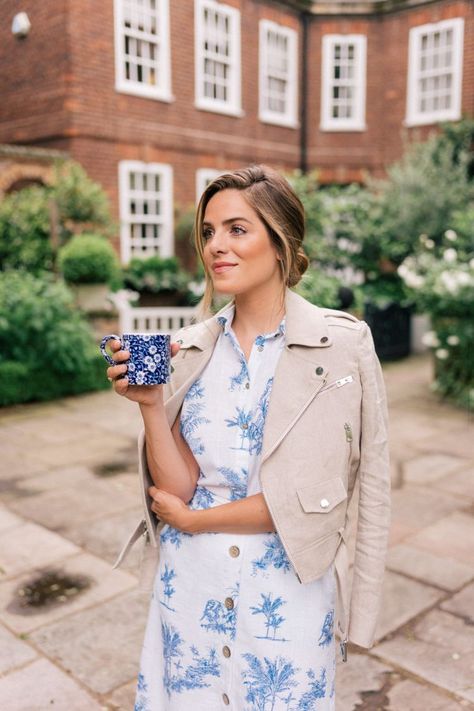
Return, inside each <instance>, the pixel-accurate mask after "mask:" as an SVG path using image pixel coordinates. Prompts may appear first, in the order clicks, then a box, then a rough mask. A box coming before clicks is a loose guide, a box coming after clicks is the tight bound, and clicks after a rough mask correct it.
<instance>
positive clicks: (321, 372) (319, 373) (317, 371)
mask: <svg viewBox="0 0 474 711" xmlns="http://www.w3.org/2000/svg"><path fill="white" fill-rule="evenodd" d="M323 373H324V368H322V367H321V366H320V365H318V367H317V368H316V375H322V374H323Z"/></svg>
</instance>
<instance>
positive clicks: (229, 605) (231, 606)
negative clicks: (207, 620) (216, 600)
mask: <svg viewBox="0 0 474 711" xmlns="http://www.w3.org/2000/svg"><path fill="white" fill-rule="evenodd" d="M224 605H225V606H226V607H227V609H228V610H233V609H234V601H233V600H232V598H231V597H226V599H225V600H224Z"/></svg>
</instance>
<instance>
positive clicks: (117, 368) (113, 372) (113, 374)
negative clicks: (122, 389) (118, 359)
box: [107, 365, 127, 380]
mask: <svg viewBox="0 0 474 711" xmlns="http://www.w3.org/2000/svg"><path fill="white" fill-rule="evenodd" d="M126 372H127V366H126V365H111V366H110V368H107V377H108V378H112V380H115V378H117V377H118V376H119V375H123V374H124V373H126Z"/></svg>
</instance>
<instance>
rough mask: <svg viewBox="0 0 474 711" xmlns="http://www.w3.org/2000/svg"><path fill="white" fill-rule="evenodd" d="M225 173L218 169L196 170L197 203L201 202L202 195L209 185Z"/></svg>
mask: <svg viewBox="0 0 474 711" xmlns="http://www.w3.org/2000/svg"><path fill="white" fill-rule="evenodd" d="M223 172H224V171H222V170H217V169H216V168H198V170H196V203H198V202H199V200H200V197H201V195H202V194H203V192H204V190H205V188H206V186H207V184H208V183H209V182H210V181H211V180H214V178H217V177H218V176H219V175H222V174H223Z"/></svg>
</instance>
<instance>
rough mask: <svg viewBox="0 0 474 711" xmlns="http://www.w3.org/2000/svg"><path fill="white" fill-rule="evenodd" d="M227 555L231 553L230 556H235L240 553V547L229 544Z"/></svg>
mask: <svg viewBox="0 0 474 711" xmlns="http://www.w3.org/2000/svg"><path fill="white" fill-rule="evenodd" d="M229 555H231V556H232V558H237V557H238V556H239V555H240V548H239V547H238V546H231V547H230V548H229Z"/></svg>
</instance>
